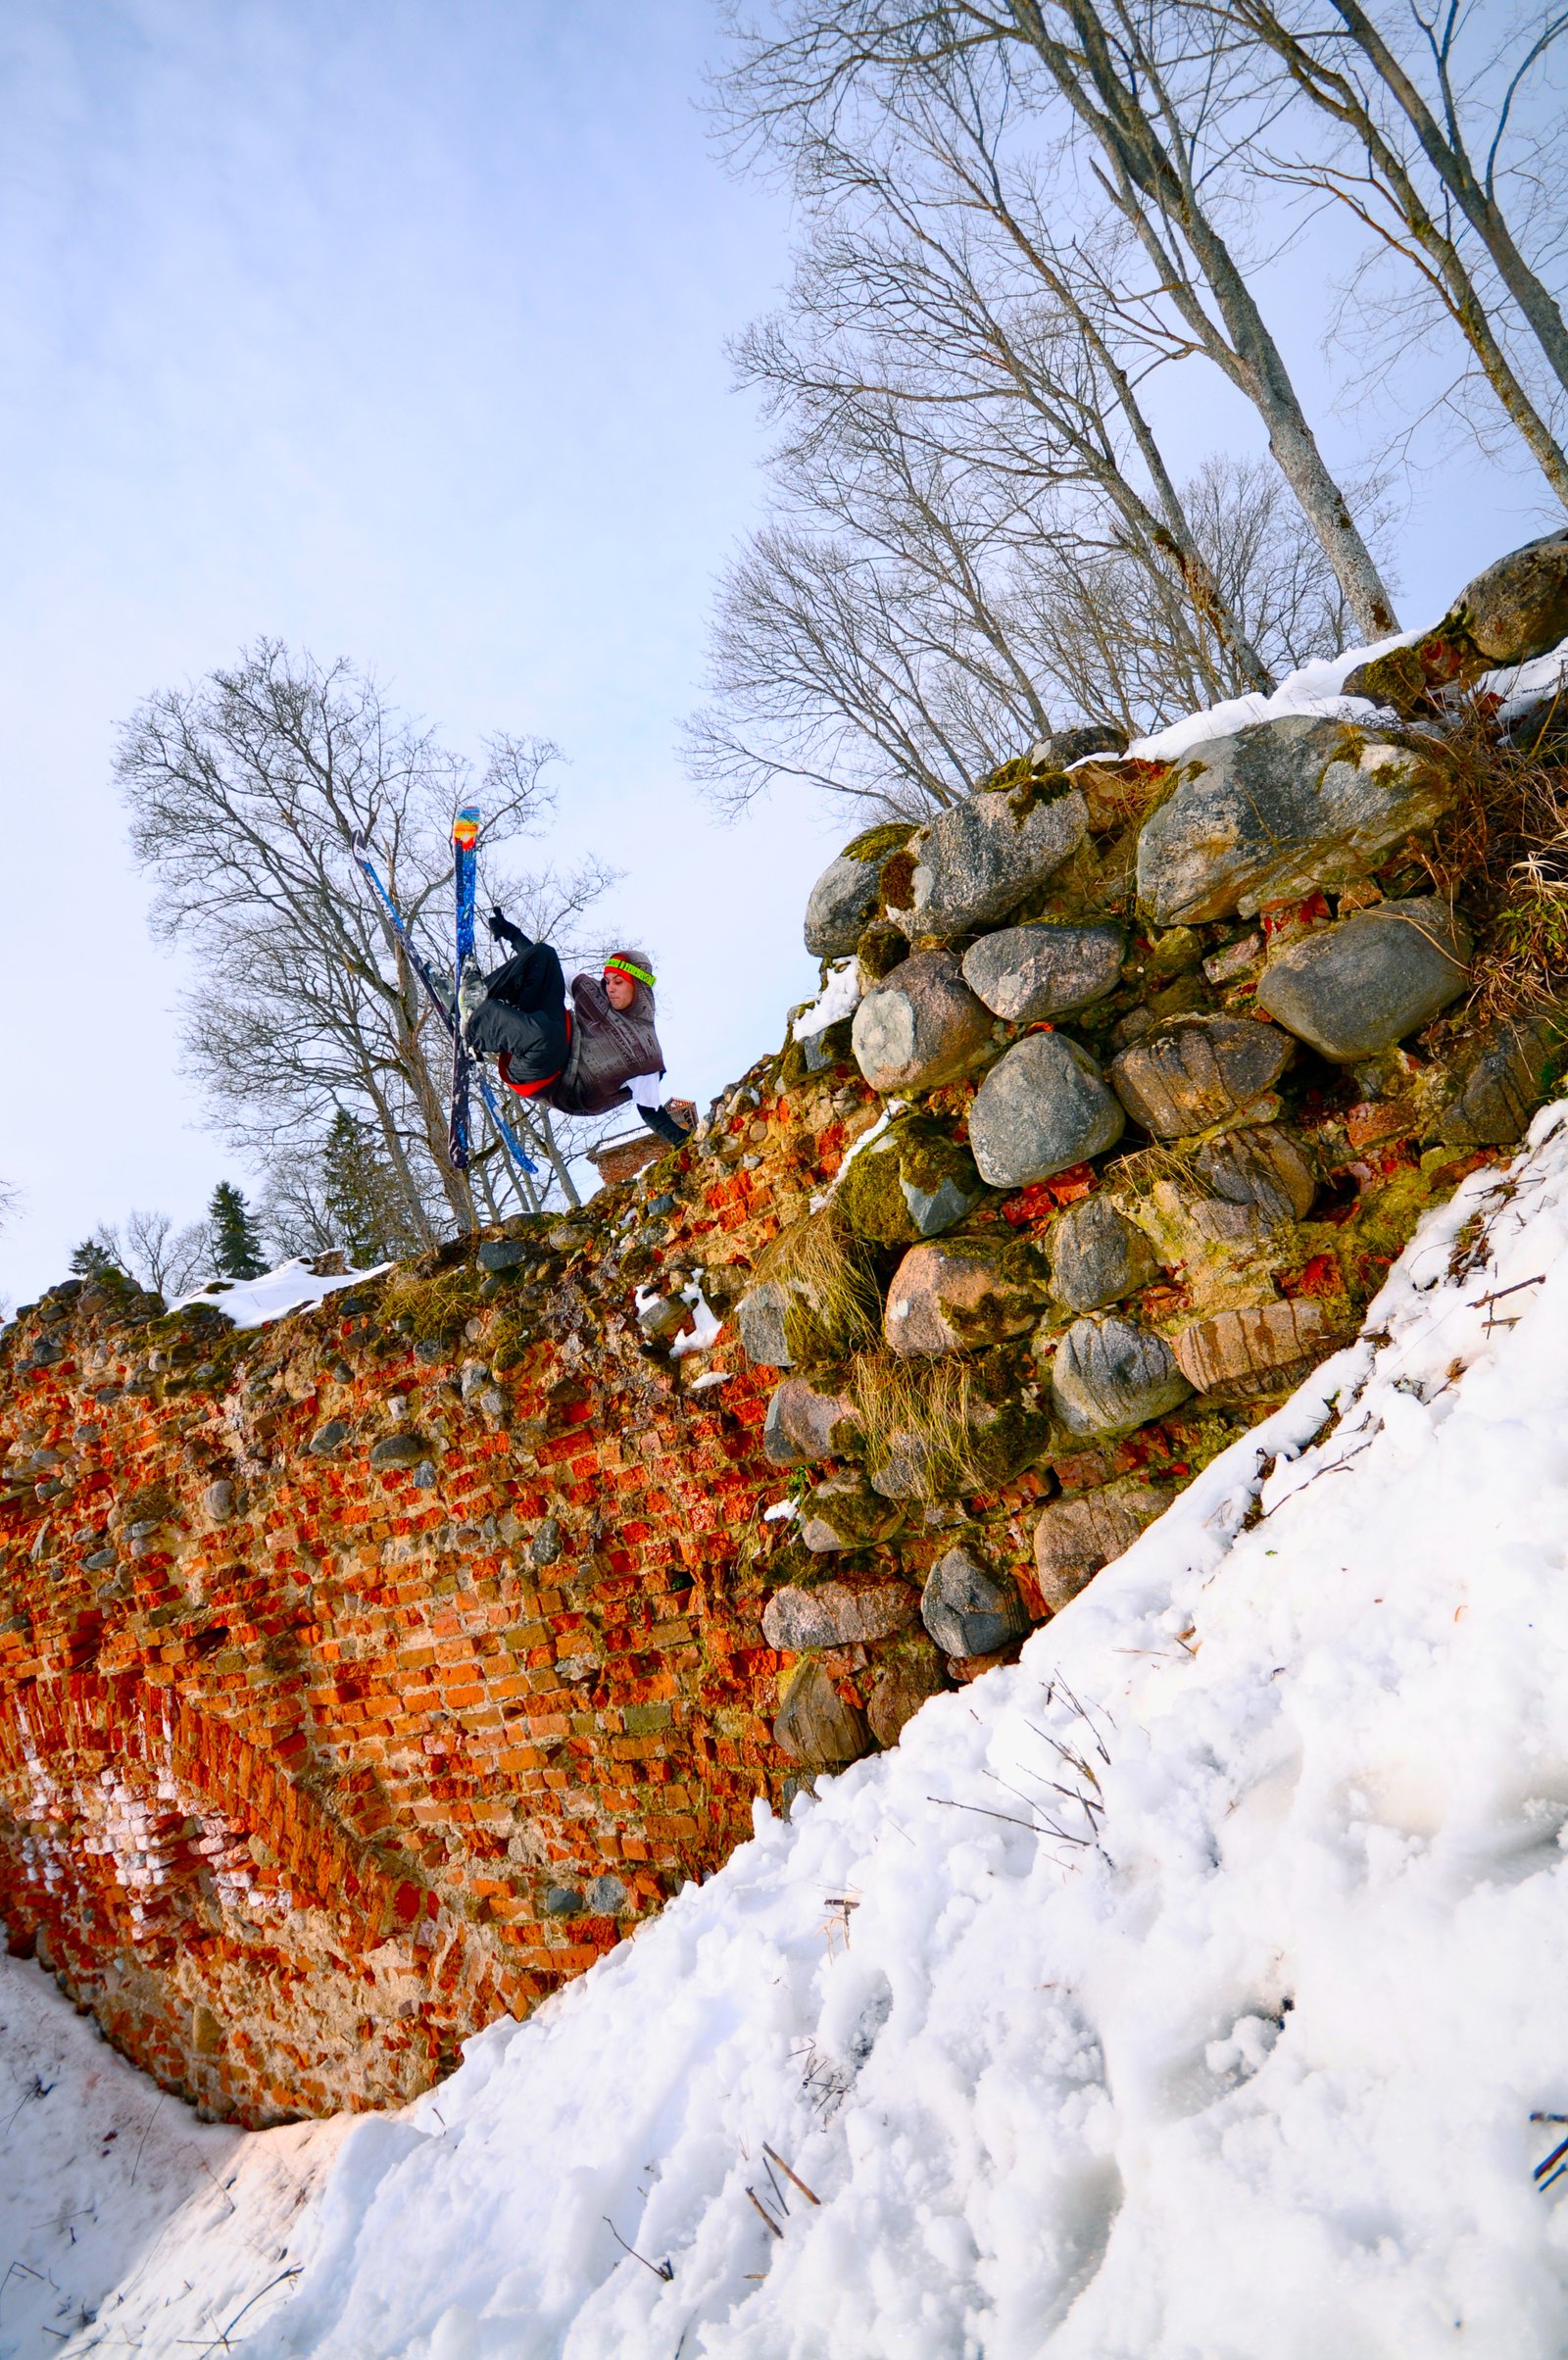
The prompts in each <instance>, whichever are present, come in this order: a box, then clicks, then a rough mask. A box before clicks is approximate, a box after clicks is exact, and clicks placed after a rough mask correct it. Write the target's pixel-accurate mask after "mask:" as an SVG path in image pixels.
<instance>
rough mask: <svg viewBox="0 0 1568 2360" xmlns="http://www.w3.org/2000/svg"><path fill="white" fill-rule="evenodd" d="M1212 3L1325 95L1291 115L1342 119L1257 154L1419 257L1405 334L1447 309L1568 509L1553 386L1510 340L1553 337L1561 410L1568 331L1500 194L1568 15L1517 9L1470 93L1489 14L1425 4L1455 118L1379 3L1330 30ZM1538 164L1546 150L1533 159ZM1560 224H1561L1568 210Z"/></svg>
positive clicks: (1300, 14)
mask: <svg viewBox="0 0 1568 2360" xmlns="http://www.w3.org/2000/svg"><path fill="white" fill-rule="evenodd" d="M1212 13H1213V15H1214V16H1215V17H1216V18H1217V19H1220V20H1223V21H1224V23H1225V24H1227V25H1229V26H1231V27H1235V28H1240V29H1241V30H1242V31H1243V32H1244V33H1246V34H1249V35H1250V36H1252V37H1253V38H1254V39H1255V40H1256V42H1257V43H1258V44H1259V46H1260V49H1261V50H1262V52H1263V54H1264V57H1265V59H1266V61H1267V62H1268V63H1269V64H1271V65H1272V64H1274V63H1275V62H1276V61H1277V62H1278V63H1279V64H1283V66H1284V67H1285V70H1286V73H1287V74H1288V75H1289V77H1290V80H1291V82H1292V84H1293V85H1294V86H1295V88H1296V89H1297V90H1298V91H1299V93H1300V94H1301V96H1302V97H1303V98H1305V99H1306V100H1307V101H1309V102H1310V112H1309V114H1308V115H1307V116H1306V117H1304V118H1293V119H1292V120H1299V121H1300V127H1302V128H1303V129H1305V128H1306V127H1307V126H1308V124H1309V123H1311V122H1312V121H1314V120H1315V121H1316V123H1318V124H1320V125H1326V126H1327V129H1328V136H1327V138H1326V140H1325V141H1323V142H1321V143H1319V144H1318V145H1316V146H1315V147H1314V146H1313V145H1312V144H1311V143H1310V142H1308V143H1306V144H1305V145H1300V144H1299V145H1298V146H1296V147H1294V148H1292V149H1290V150H1288V151H1287V152H1285V153H1283V154H1281V153H1277V152H1275V151H1274V149H1273V148H1272V146H1264V145H1262V144H1261V143H1260V144H1259V145H1258V146H1257V147H1256V149H1255V150H1254V154H1255V157H1256V160H1257V162H1258V163H1259V165H1260V166H1261V167H1263V168H1264V169H1265V170H1266V171H1268V172H1270V173H1272V174H1273V175H1274V176H1275V177H1276V178H1277V179H1279V180H1280V181H1281V182H1282V183H1284V184H1286V185H1292V186H1296V187H1299V188H1303V189H1306V190H1310V191H1322V192H1324V193H1326V194H1328V195H1330V196H1332V197H1333V198H1334V199H1335V200H1336V201H1337V202H1338V203H1339V204H1340V205H1341V206H1343V207H1344V208H1346V209H1347V210H1348V212H1349V213H1351V214H1352V215H1353V216H1354V218H1355V219H1356V220H1357V221H1359V222H1360V223H1361V224H1362V225H1363V227H1364V228H1365V229H1366V230H1367V231H1369V232H1370V235H1371V241H1372V251H1373V253H1374V254H1375V255H1376V254H1382V255H1384V256H1387V257H1396V258H1397V259H1398V261H1399V262H1401V263H1402V264H1404V265H1405V266H1406V275H1405V278H1404V281H1403V284H1404V286H1405V288H1406V289H1407V290H1408V296H1409V299H1410V300H1409V301H1408V302H1396V303H1395V305H1394V306H1393V319H1392V324H1393V326H1394V328H1395V331H1396V335H1397V337H1398V338H1399V339H1401V340H1403V341H1405V342H1408V338H1409V330H1410V326H1411V324H1412V314H1413V316H1414V321H1415V323H1416V324H1417V325H1420V324H1424V319H1430V318H1432V317H1433V316H1434V315H1437V316H1441V317H1443V318H1446V320H1448V321H1450V322H1451V323H1452V325H1453V326H1455V327H1456V328H1457V329H1458V331H1459V333H1460V335H1461V336H1462V338H1463V339H1464V342H1465V344H1466V345H1467V346H1468V348H1469V352H1470V355H1471V358H1472V361H1473V363H1474V365H1475V367H1476V368H1477V369H1479V371H1480V374H1481V376H1482V377H1483V378H1484V380H1485V382H1486V383H1487V385H1488V386H1489V387H1490V388H1491V390H1492V393H1493V394H1494V396H1495V399H1496V402H1497V404H1498V406H1499V408H1500V409H1501V411H1502V413H1503V415H1504V417H1505V418H1507V419H1508V421H1509V423H1510V424H1511V425H1512V426H1513V427H1514V429H1515V430H1516V432H1517V433H1518V434H1519V436H1520V437H1521V439H1522V440H1523V441H1524V443H1525V444H1526V446H1527V448H1528V449H1529V451H1530V453H1531V455H1532V457H1533V458H1534V459H1535V461H1536V462H1537V464H1538V466H1539V467H1540V468H1541V470H1542V472H1543V474H1544V476H1545V478H1546V481H1547V482H1548V484H1549V485H1550V486H1551V489H1552V491H1553V492H1554V493H1555V494H1556V496H1557V498H1558V500H1559V501H1561V502H1562V504H1563V506H1564V507H1568V454H1565V452H1564V448H1563V444H1562V441H1561V438H1560V435H1559V434H1558V432H1557V431H1556V429H1555V427H1554V424H1553V420H1552V416H1551V411H1552V408H1553V406H1554V405H1553V403H1552V402H1551V400H1550V398H1549V395H1550V388H1549V387H1547V388H1544V390H1543V395H1542V398H1539V399H1538V398H1537V395H1536V393H1535V392H1534V391H1533V389H1532V386H1531V383H1530V373H1531V372H1530V369H1529V367H1528V361H1527V359H1526V358H1521V360H1520V361H1519V362H1517V363H1516V361H1515V359H1514V357H1513V355H1512V353H1511V352H1510V349H1509V348H1510V340H1511V337H1510V330H1512V331H1514V332H1515V334H1516V332H1517V329H1518V327H1519V325H1520V323H1521V322H1522V323H1523V325H1524V326H1525V328H1526V329H1527V331H1528V335H1529V337H1533V339H1534V341H1535V344H1536V346H1537V347H1538V351H1537V353H1536V355H1535V356H1534V358H1535V359H1536V360H1537V362H1538V363H1539V361H1541V360H1543V359H1544V361H1545V363H1546V364H1547V367H1548V369H1550V371H1551V372H1552V374H1553V376H1554V377H1555V379H1556V387H1557V400H1558V404H1559V405H1560V399H1561V395H1562V393H1563V392H1564V391H1568V331H1565V329H1564V323H1563V320H1562V316H1561V313H1560V312H1559V310H1558V308H1557V305H1556V303H1555V301H1554V299H1553V298H1552V296H1551V294H1550V292H1549V290H1548V289H1547V287H1546V286H1545V284H1544V281H1543V280H1542V279H1541V278H1540V276H1539V275H1538V274H1537V273H1536V272H1535V271H1533V270H1530V268H1529V266H1528V265H1527V264H1526V263H1525V261H1524V258H1523V256H1522V255H1521V253H1520V250H1519V247H1518V245H1517V243H1516V242H1515V239H1514V236H1513V233H1512V231H1511V229H1510V228H1509V225H1508V221H1507V219H1506V217H1505V215H1504V213H1503V210H1502V206H1501V204H1500V202H1499V198H1498V193H1497V179H1498V170H1499V159H1500V153H1501V150H1502V144H1503V141H1504V137H1505V134H1506V132H1507V129H1508V125H1509V121H1510V117H1511V116H1512V114H1513V111H1514V108H1515V105H1516V102H1517V100H1518V98H1519V96H1520V93H1521V90H1522V89H1523V88H1524V87H1525V85H1526V82H1527V80H1528V77H1529V75H1530V74H1531V72H1532V70H1534V69H1537V68H1539V67H1541V66H1542V65H1543V64H1544V60H1545V59H1546V57H1547V56H1548V54H1549V52H1550V50H1551V49H1552V47H1553V46H1554V45H1555V43H1556V42H1557V40H1558V39H1559V38H1560V36H1561V35H1562V33H1563V32H1564V30H1565V29H1568V15H1559V16H1555V17H1546V18H1537V19H1536V21H1535V23H1534V25H1523V26H1521V25H1520V24H1519V22H1518V21H1517V20H1516V21H1515V23H1514V24H1513V25H1509V26H1508V27H1506V28H1504V27H1502V25H1500V23H1499V21H1498V20H1496V19H1491V18H1489V19H1488V20H1487V22H1488V23H1489V25H1491V32H1490V34H1489V36H1488V37H1489V49H1488V54H1487V55H1486V56H1485V57H1483V58H1482V59H1480V60H1479V61H1477V64H1476V68H1475V71H1474V72H1473V73H1472V74H1468V75H1467V76H1466V86H1465V88H1464V89H1463V90H1462V91H1461V90H1460V89H1459V88H1458V87H1457V85H1456V74H1455V49H1456V44H1457V42H1458V39H1459V35H1460V33H1461V30H1462V29H1464V26H1465V23H1466V19H1467V18H1468V17H1470V16H1471V15H1473V14H1474V12H1471V11H1465V10H1461V8H1460V7H1459V6H1458V5H1456V0H1450V4H1449V5H1448V6H1447V7H1446V8H1445V9H1443V10H1442V11H1441V13H1440V16H1439V17H1438V18H1435V19H1431V20H1429V19H1427V18H1425V17H1423V16H1422V15H1420V13H1419V12H1418V11H1416V10H1414V9H1412V10H1410V11H1409V12H1408V22H1407V25H1406V26H1405V30H1406V32H1407V33H1414V34H1415V35H1416V37H1417V41H1418V43H1419V45H1421V46H1423V47H1424V48H1425V50H1426V51H1427V52H1428V59H1429V64H1430V67H1431V70H1432V73H1433V76H1434V79H1435V80H1436V83H1437V85H1438V94H1439V97H1438V104H1439V106H1440V108H1441V111H1442V114H1443V118H1444V124H1443V126H1442V127H1440V124H1439V122H1438V119H1437V116H1436V114H1435V113H1434V111H1433V109H1432V108H1431V107H1430V106H1429V105H1428V104H1427V102H1426V100H1425V99H1424V98H1423V97H1422V96H1421V93H1420V91H1419V89H1418V87H1417V85H1416V83H1415V81H1414V80H1413V79H1412V77H1411V74H1410V73H1409V72H1408V71H1407V69H1406V67H1405V65H1404V63H1403V61H1402V59H1401V58H1400V57H1399V56H1398V55H1397V52H1396V50H1395V48H1394V47H1393V46H1392V45H1391V43H1390V42H1389V41H1388V40H1386V39H1385V37H1384V35H1383V34H1382V33H1381V32H1380V31H1379V30H1378V29H1377V27H1376V26H1375V25H1373V23H1372V21H1371V19H1370V18H1369V17H1368V16H1367V14H1366V12H1365V11H1364V10H1362V9H1360V8H1358V7H1355V6H1351V5H1345V6H1342V7H1341V8H1340V9H1339V12H1338V13H1339V15H1340V17H1341V19H1342V20H1343V23H1342V25H1339V26H1338V27H1335V26H1325V25H1324V24H1323V22H1322V20H1321V18H1320V17H1318V16H1317V15H1316V14H1315V12H1314V13H1312V14H1308V12H1307V11H1306V10H1305V9H1304V8H1300V7H1290V6H1289V5H1288V6H1287V7H1286V8H1283V9H1282V8H1279V7H1276V6H1274V5H1272V4H1271V0H1217V5H1216V6H1215V7H1214V8H1213V11H1212ZM1510 35H1511V36H1512V37H1511V38H1510V37H1509V36H1510ZM1276 70H1277V68H1276ZM1489 82H1490V83H1492V84H1494V85H1496V87H1495V89H1494V90H1493V93H1492V104H1491V106H1490V108H1489V109H1486V110H1485V112H1486V115H1487V120H1486V122H1485V123H1483V125H1482V136H1483V137H1484V138H1486V139H1487V159H1486V163H1485V166H1484V168H1482V169H1481V170H1478V169H1477V167H1476V166H1475V165H1474V163H1473V162H1472V160H1471V154H1470V148H1469V144H1468V139H1467V133H1466V128H1465V120H1466V116H1467V115H1471V114H1475V115H1479V114H1481V113H1482V112H1483V105H1482V99H1481V94H1482V93H1483V92H1485V90H1486V88H1487V85H1488V84H1489ZM1530 144H1531V146H1532V147H1534V145H1535V142H1533V141H1532V142H1531V143H1530ZM1536 161H1537V158H1536V157H1535V156H1534V155H1532V156H1530V157H1528V158H1527V165H1529V164H1533V163H1535V162H1536ZM1529 179H1530V175H1529V173H1528V172H1527V174H1526V189H1525V194H1526V198H1527V201H1528V199H1529V198H1530V197H1531V196H1533V195H1534V194H1535V193H1536V192H1535V191H1534V189H1533V188H1532V187H1531V186H1530V185H1529ZM1555 226H1556V227H1557V228H1558V229H1559V230H1560V226H1561V214H1560V207H1559V208H1558V209H1557V221H1556V224H1555ZM1473 264H1474V265H1475V266H1478V267H1472V266H1473ZM1489 265H1491V266H1494V268H1492V269H1490V270H1489V268H1488V266H1489ZM1483 273H1484V274H1485V279H1486V281H1487V282H1489V283H1484V280H1483ZM1510 299H1511V303H1512V306H1513V312H1512V317H1511V318H1508V317H1506V315H1507V313H1508V311H1509V306H1510ZM1499 306H1500V309H1499ZM1373 308H1374V307H1373V306H1371V305H1369V303H1368V302H1367V301H1366V300H1365V299H1364V298H1363V300H1362V301H1361V303H1360V304H1359V305H1358V306H1357V308H1356V312H1355V319H1356V322H1357V328H1358V332H1364V328H1365V324H1366V320H1367V317H1368V313H1369V311H1370V310H1371V309H1373ZM1537 373H1538V374H1539V373H1540V372H1539V369H1538V370H1537Z"/></svg>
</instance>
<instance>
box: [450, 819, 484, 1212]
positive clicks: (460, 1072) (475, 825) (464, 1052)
mask: <svg viewBox="0 0 1568 2360" xmlns="http://www.w3.org/2000/svg"><path fill="white" fill-rule="evenodd" d="M478 841H479V813H478V811H477V810H476V809H475V808H474V806H473V805H472V804H465V805H464V807H463V809H462V811H460V812H459V813H458V815H457V817H456V819H454V821H453V822H452V885H453V894H454V898H455V900H456V903H457V920H458V956H457V964H456V966H455V967H454V969H453V974H454V976H455V978H456V981H455V982H454V984H453V987H452V988H453V995H454V997H456V994H457V989H458V985H459V984H461V982H462V980H463V969H464V966H465V963H466V961H467V960H468V959H471V958H472V957H473V894H474V879H475V875H476V872H477V869H478V861H477V860H476V858H475V851H474V848H475V846H476V845H477V844H478ZM472 1071H473V1060H472V1058H471V1057H469V1055H468V1045H467V1043H466V1041H465V1039H464V1037H463V1028H462V1026H461V1025H455V1026H454V1028H453V1033H452V1114H451V1119H450V1121H449V1122H448V1124H447V1156H448V1159H449V1161H450V1162H451V1165H452V1168H453V1170H454V1171H455V1172H466V1170H467V1168H468V1083H469V1080H470V1078H471V1075H472Z"/></svg>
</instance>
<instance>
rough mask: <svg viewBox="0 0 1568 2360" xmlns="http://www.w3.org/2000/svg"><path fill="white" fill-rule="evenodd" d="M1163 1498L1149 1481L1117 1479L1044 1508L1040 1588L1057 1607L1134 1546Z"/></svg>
mask: <svg viewBox="0 0 1568 2360" xmlns="http://www.w3.org/2000/svg"><path fill="white" fill-rule="evenodd" d="M1164 1506H1165V1502H1164V1500H1161V1498H1160V1496H1159V1494H1158V1493H1157V1492H1153V1491H1151V1490H1150V1489H1149V1487H1148V1486H1147V1484H1141V1483H1132V1484H1116V1485H1111V1486H1107V1487H1106V1488H1104V1489H1103V1490H1101V1491H1097V1492H1082V1493H1080V1494H1079V1496H1078V1497H1077V1498H1076V1499H1075V1500H1057V1501H1055V1502H1054V1504H1053V1505H1052V1506H1050V1507H1047V1508H1043V1509H1042V1510H1041V1512H1040V1520H1039V1522H1038V1523H1037V1524H1036V1526H1035V1571H1036V1574H1037V1575H1038V1577H1039V1582H1040V1594H1041V1596H1042V1597H1043V1598H1044V1599H1045V1601H1046V1603H1047V1605H1048V1606H1050V1608H1051V1609H1052V1611H1053V1613H1056V1612H1059V1610H1060V1609H1061V1608H1062V1607H1063V1606H1065V1605H1066V1604H1067V1603H1068V1601H1069V1600H1070V1599H1072V1598H1076V1597H1077V1595H1078V1593H1079V1591H1080V1590H1082V1589H1084V1588H1086V1587H1087V1585H1088V1584H1089V1583H1090V1582H1092V1581H1093V1580H1094V1577H1095V1575H1096V1574H1097V1573H1099V1572H1100V1571H1101V1569H1102V1568H1103V1566H1106V1565H1108V1564H1110V1563H1111V1561H1112V1560H1113V1559H1114V1558H1116V1557H1119V1556H1121V1555H1122V1553H1123V1552H1124V1551H1125V1550H1126V1549H1131V1547H1132V1545H1133V1543H1134V1542H1135V1541H1136V1540H1137V1538H1138V1536H1139V1534H1140V1533H1141V1532H1142V1531H1143V1530H1144V1529H1145V1527H1146V1526H1147V1525H1150V1524H1152V1522H1153V1521H1154V1518H1155V1517H1156V1516H1158V1515H1160V1514H1161V1513H1162V1512H1163V1509H1164Z"/></svg>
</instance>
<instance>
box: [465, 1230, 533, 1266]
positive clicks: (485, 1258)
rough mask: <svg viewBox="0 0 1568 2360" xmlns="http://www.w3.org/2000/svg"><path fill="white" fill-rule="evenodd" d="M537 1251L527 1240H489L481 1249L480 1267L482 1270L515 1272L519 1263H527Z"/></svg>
mask: <svg viewBox="0 0 1568 2360" xmlns="http://www.w3.org/2000/svg"><path fill="white" fill-rule="evenodd" d="M536 1251H537V1249H536V1247H534V1246H531V1245H529V1244H528V1242H527V1241H526V1240H525V1239H518V1238H487V1239H486V1241H485V1243H484V1244H483V1245H482V1246H481V1247H480V1248H479V1254H478V1262H479V1267H480V1269H481V1270H515V1269H516V1267H517V1265H518V1263H519V1262H525V1261H527V1260H528V1259H529V1257H530V1255H532V1254H534V1253H535V1252H536Z"/></svg>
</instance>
